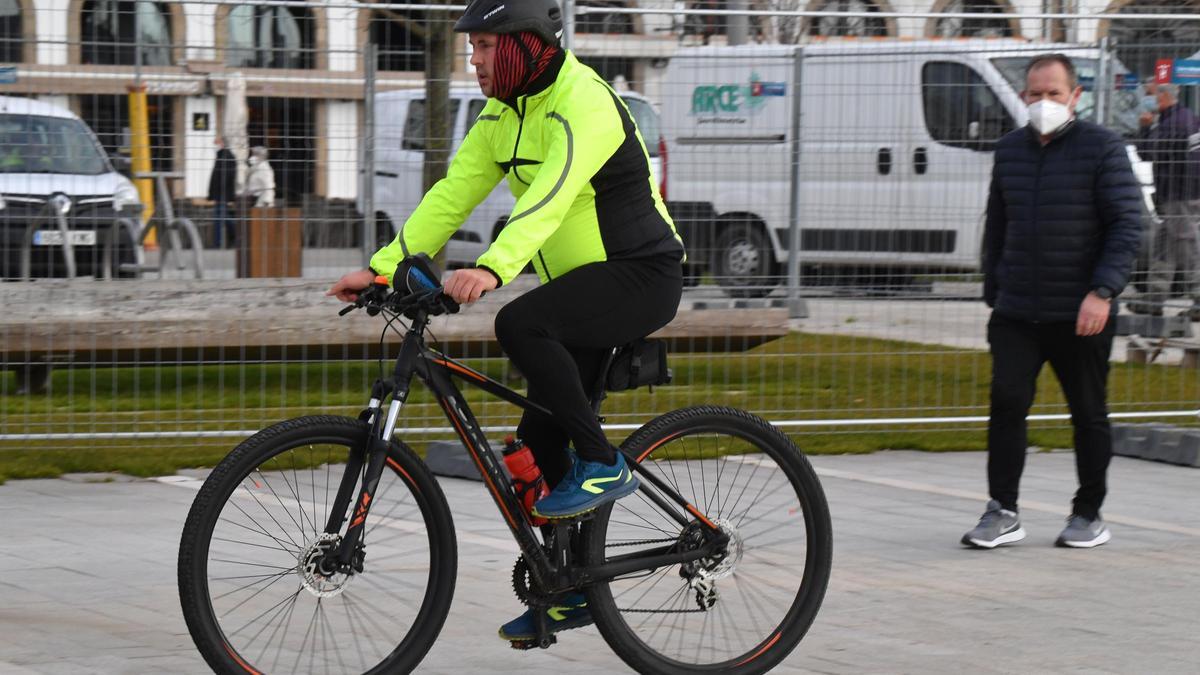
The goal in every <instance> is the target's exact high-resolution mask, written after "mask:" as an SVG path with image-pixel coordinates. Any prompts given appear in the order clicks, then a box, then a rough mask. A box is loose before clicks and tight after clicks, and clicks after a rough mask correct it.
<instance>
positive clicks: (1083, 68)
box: [992, 56, 1141, 137]
mask: <svg viewBox="0 0 1200 675" xmlns="http://www.w3.org/2000/svg"><path fill="white" fill-rule="evenodd" d="M1030 58H1032V57H1029V56H1015V57H1007V58H1001V59H992V63H994V64H995V65H996V68H997V69H998V70H999V71H1000V73H1001V74H1003V75H1004V79H1006V80H1008V83H1009V84H1010V85H1012V88H1013V89H1014V90H1016V91H1023V90H1024V89H1025V66H1026V65H1027V64H1028V63H1029V59H1030ZM1072 61H1073V62H1074V63H1075V70H1076V71H1077V72H1078V74H1079V83H1080V84H1082V85H1083V94H1082V95H1081V96H1080V97H1079V105H1078V106H1076V108H1075V113H1076V114H1077V115H1078V116H1079V118H1080V119H1085V120H1088V121H1091V122H1095V121H1096V71H1097V68H1098V66H1099V64H1098V62H1097V60H1096V59H1077V58H1073V59H1072ZM1112 66H1114V67H1115V71H1114V72H1115V73H1117V74H1118V75H1124V74H1127V73H1128V72H1129V71H1127V70H1126V69H1125V67H1124V66H1122V65H1121V62H1120V61H1116V60H1115V59H1114V60H1113V62H1112ZM1132 84H1133V86H1132V87H1119V88H1116V89H1114V90H1113V91H1112V95H1111V96H1110V97H1109V100H1110V105H1111V108H1112V111H1111V112H1110V114H1109V117H1110V118H1109V121H1108V126H1109V127H1110V128H1112V130H1113V131H1116V132H1117V133H1119V134H1121V135H1122V136H1126V137H1128V136H1133V135H1135V134H1136V133H1137V132H1138V104H1139V103H1140V96H1141V91H1139V88H1138V87H1137V85H1136V82H1133V83H1132Z"/></svg>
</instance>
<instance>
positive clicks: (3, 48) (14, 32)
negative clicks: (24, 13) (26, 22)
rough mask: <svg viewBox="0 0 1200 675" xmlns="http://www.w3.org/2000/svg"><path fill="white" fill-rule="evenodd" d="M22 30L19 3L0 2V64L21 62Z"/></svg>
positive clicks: (15, 0) (14, 0)
mask: <svg viewBox="0 0 1200 675" xmlns="http://www.w3.org/2000/svg"><path fill="white" fill-rule="evenodd" d="M22 30H23V27H22V25H21V3H19V2H17V0H0V62H3V63H19V62H20V61H22V60H23V59H22V58H21V56H22V52H23V51H24V49H22V43H23V38H22V34H21V31H22Z"/></svg>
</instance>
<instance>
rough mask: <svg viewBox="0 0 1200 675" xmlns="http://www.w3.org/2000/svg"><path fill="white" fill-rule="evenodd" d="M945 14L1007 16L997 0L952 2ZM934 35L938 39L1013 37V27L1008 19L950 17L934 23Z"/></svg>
mask: <svg viewBox="0 0 1200 675" xmlns="http://www.w3.org/2000/svg"><path fill="white" fill-rule="evenodd" d="M941 11H943V12H946V13H948V14H959V13H963V12H971V13H974V14H1007V13H1009V12H1008V11H1006V8H1005V7H1003V6H1001V5H1000V4H998V3H997V2H995V0H950V2H949V3H947V4H946V6H945V7H943V8H942V10H941ZM933 34H934V35H936V36H937V37H1012V36H1013V35H1014V33H1013V25H1012V22H1010V21H1009V20H1008V19H996V18H989V17H986V16H981V17H971V18H969V19H963V18H960V17H951V16H948V17H946V18H944V19H937V21H936V23H934V28H933Z"/></svg>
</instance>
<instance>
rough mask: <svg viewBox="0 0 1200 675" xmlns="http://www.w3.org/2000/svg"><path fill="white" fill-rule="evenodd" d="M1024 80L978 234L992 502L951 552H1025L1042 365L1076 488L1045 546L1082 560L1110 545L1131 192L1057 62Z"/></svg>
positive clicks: (1041, 63) (1134, 187) (1132, 231)
mask: <svg viewBox="0 0 1200 675" xmlns="http://www.w3.org/2000/svg"><path fill="white" fill-rule="evenodd" d="M1025 78H1026V80H1025V91H1024V92H1023V94H1022V95H1023V97H1024V100H1025V103H1026V104H1027V105H1028V106H1029V125H1028V126H1027V127H1025V128H1022V129H1017V130H1016V131H1013V132H1011V133H1009V134H1007V135H1005V136H1004V137H1003V138H1001V139H1000V141H999V142H998V143H997V145H996V154H995V166H994V168H993V172H992V183H991V192H990V195H989V197H988V206H987V220H986V223H985V226H984V258H983V272H984V300H985V301H986V302H987V304H988V306H989V307H991V308H992V315H991V319H990V320H989V321H988V327H987V331H988V343H989V344H990V348H991V354H992V385H991V417H990V420H989V422H988V465H987V474H988V488H989V492H990V494H991V501H989V502H988V504H987V509H986V511H985V512H984V514H983V517H982V518H980V520H979V524H978V525H977V526H976V527H975V529H973V530H971V531H970V532H967V533H966V534H965V535H963V537H962V543H963V544H965V545H967V546H973V547H978V548H995V547H996V546H999V545H1001V544H1010V543H1013V542H1016V541H1020V540H1022V539H1024V538H1025V530H1024V529H1023V528H1022V527H1021V521H1020V517H1019V515H1018V514H1019V512H1018V507H1017V497H1018V489H1019V485H1020V481H1021V473H1022V471H1023V470H1024V468H1025V453H1026V447H1027V443H1026V416H1027V415H1028V414H1029V408H1030V406H1031V405H1032V404H1033V395H1034V391H1035V390H1036V385H1037V378H1038V373H1039V372H1040V371H1041V369H1042V366H1043V365H1044V364H1045V363H1046V362H1047V361H1049V363H1050V366H1051V367H1052V368H1053V369H1054V372H1055V374H1056V375H1057V376H1058V379H1059V382H1060V383H1061V385H1062V390H1063V394H1064V395H1065V396H1066V399H1067V405H1068V406H1069V407H1070V410H1071V424H1072V425H1073V426H1074V428H1075V466H1076V470H1077V472H1078V476H1079V488H1078V490H1077V492H1076V493H1075V499H1074V503H1073V506H1072V509H1071V515H1070V517H1069V518H1068V519H1067V526H1066V528H1065V529H1064V530H1063V531H1062V533H1061V534H1060V535H1059V537H1058V540H1057V542H1056V543H1057V544H1058V545H1059V546H1071V547H1078V548H1090V547H1093V546H1099V545H1100V544H1103V543H1105V542H1106V541H1108V540H1109V538H1110V536H1111V535H1110V532H1109V530H1108V528H1107V527H1106V526H1105V524H1104V522H1103V520H1102V519H1101V516H1100V507H1101V505H1102V503H1103V502H1104V497H1105V494H1106V493H1107V484H1106V480H1107V478H1106V477H1107V473H1108V465H1109V460H1110V459H1111V457H1112V438H1111V431H1110V429H1109V422H1108V407H1107V405H1108V404H1107V398H1108V394H1107V388H1108V360H1109V354H1110V352H1111V351H1112V340H1113V332H1114V325H1113V324H1114V323H1115V321H1114V319H1113V315H1114V314H1115V309H1114V306H1113V302H1112V299H1113V298H1114V297H1116V296H1117V295H1119V294H1120V293H1121V291H1122V290H1123V289H1124V288H1125V284H1126V283H1127V282H1128V280H1129V275H1130V273H1131V271H1132V267H1133V260H1134V257H1135V255H1136V253H1137V247H1138V241H1139V237H1140V234H1141V233H1140V230H1141V216H1142V211H1141V204H1140V200H1141V191H1140V187H1139V185H1138V181H1137V178H1136V177H1135V176H1134V173H1133V169H1132V167H1131V166H1130V163H1129V157H1128V154H1127V152H1126V149H1125V143H1124V142H1123V141H1122V139H1121V137H1120V136H1118V135H1117V134H1116V133H1113V132H1112V131H1109V130H1107V129H1105V128H1104V127H1101V126H1099V125H1096V124H1092V123H1090V122H1085V121H1082V120H1077V119H1075V106H1076V105H1077V104H1078V103H1079V97H1080V95H1081V94H1082V92H1083V88H1082V87H1080V86H1079V85H1078V78H1077V75H1076V71H1075V66H1074V64H1072V62H1071V60H1070V59H1069V58H1067V57H1066V56H1063V55H1062V54H1046V55H1042V56H1038V57H1035V58H1034V59H1032V60H1031V61H1030V63H1029V65H1028V67H1027V69H1026V71H1025Z"/></svg>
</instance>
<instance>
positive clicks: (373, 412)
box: [323, 380, 407, 573]
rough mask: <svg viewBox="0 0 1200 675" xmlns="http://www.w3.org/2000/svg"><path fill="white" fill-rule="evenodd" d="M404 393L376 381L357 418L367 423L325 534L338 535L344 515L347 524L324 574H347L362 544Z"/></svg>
mask: <svg viewBox="0 0 1200 675" xmlns="http://www.w3.org/2000/svg"><path fill="white" fill-rule="evenodd" d="M393 394H394V395H393ZM406 394H407V392H406V391H404V392H396V391H395V385H394V383H392V382H390V381H384V380H381V381H378V382H376V383H375V385H374V386H373V387H372V389H371V400H370V402H369V403H368V404H367V408H366V409H365V410H363V412H362V414H361V415H360V416H359V419H361V420H363V421H365V422H367V425H368V427H367V436H366V439H365V442H364V443H363V444H362V445H361V446H358V447H355V448H353V449H352V450H351V451H350V456H349V458H348V459H347V461H346V471H345V472H344V473H343V474H342V481H341V483H340V484H339V485H338V491H337V495H336V496H335V497H334V500H333V508H332V510H331V511H330V513H329V520H328V522H326V524H325V532H326V533H327V534H338V533H339V532H341V529H342V525H343V524H345V522H346V520H347V515H346V514H347V513H348V512H349V520H350V524H349V525H348V526H347V527H346V533H345V535H343V536H342V540H341V543H340V544H339V545H338V548H337V551H336V552H335V553H334V555H333V556H331V557H332V558H333V560H336V564H331V565H325V566H323V567H325V568H326V569H325V570H324V571H328V572H334V571H344V572H348V573H349V572H351V571H352V570H351V563H352V561H353V560H354V559H355V549H357V548H358V547H359V544H360V542H362V537H363V531H364V525H365V523H366V520H367V514H368V513H369V512H370V506H371V500H372V499H374V498H375V490H376V489H377V488H378V487H379V479H380V478H381V477H382V476H383V469H384V465H385V464H386V463H387V450H388V445H389V442H390V438H391V435H392V433H393V432H394V431H395V424H396V419H397V417H398V415H399V412H400V407H401V406H402V405H403V404H404V399H405V398H406ZM389 395H393V396H392V401H391V404H390V405H389V406H388V415H387V418H386V421H385V420H384V419H382V416H381V412H382V407H381V406H382V402H383V401H384V400H386V399H387V397H388V396H389ZM364 465H365V466H366V470H365V471H364V470H363V466H364ZM360 475H361V478H362V487H361V488H360V489H359V491H358V497H357V499H356V500H355V501H354V504H355V506H354V510H353V511H352V512H350V511H349V509H350V504H351V502H350V499H351V497H352V496H353V494H354V488H355V486H356V485H358V484H359V478H360ZM359 560H361V558H359ZM331 562H332V561H331Z"/></svg>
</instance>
